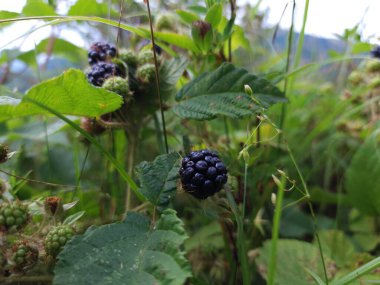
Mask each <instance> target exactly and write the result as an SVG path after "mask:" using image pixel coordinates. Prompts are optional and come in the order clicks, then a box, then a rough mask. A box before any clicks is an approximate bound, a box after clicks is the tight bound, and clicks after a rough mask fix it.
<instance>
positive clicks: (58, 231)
mask: <svg viewBox="0 0 380 285" xmlns="http://www.w3.org/2000/svg"><path fill="white" fill-rule="evenodd" d="M73 235H74V230H73V228H72V227H71V226H69V225H60V226H56V227H54V228H53V229H51V230H50V231H49V232H48V234H47V235H46V238H45V241H44V245H45V250H46V253H47V254H48V255H51V256H53V257H55V256H57V255H58V253H59V252H60V251H61V250H62V249H63V247H64V246H65V244H66V243H67V242H68V241H69V240H70V239H71V238H72V237H73Z"/></svg>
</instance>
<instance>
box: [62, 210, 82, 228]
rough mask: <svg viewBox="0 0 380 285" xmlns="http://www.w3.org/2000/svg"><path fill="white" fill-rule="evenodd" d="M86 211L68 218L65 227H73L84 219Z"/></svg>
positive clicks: (64, 222)
mask: <svg viewBox="0 0 380 285" xmlns="http://www.w3.org/2000/svg"><path fill="white" fill-rule="evenodd" d="M84 213H85V211H80V212H78V213H75V214H73V215H71V216H68V217H67V218H66V219H65V220H64V221H63V224H65V225H73V224H74V223H75V222H76V221H78V220H79V219H80V218H82V217H83V215H84Z"/></svg>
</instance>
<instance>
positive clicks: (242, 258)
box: [226, 187, 252, 285]
mask: <svg viewBox="0 0 380 285" xmlns="http://www.w3.org/2000/svg"><path fill="white" fill-rule="evenodd" d="M226 194H227V200H228V202H229V204H230V207H231V210H232V212H233V213H234V216H235V219H236V224H237V228H238V232H237V246H238V256H239V262H240V265H241V271H242V275H243V276H242V277H243V285H250V284H251V275H250V274H251V271H252V268H249V264H248V258H247V250H246V248H245V236H244V228H243V219H242V215H241V214H240V212H239V209H238V206H237V205H236V202H235V199H234V197H233V195H232V193H231V190H230V189H229V188H227V187H226Z"/></svg>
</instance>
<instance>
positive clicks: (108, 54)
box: [88, 42, 117, 65]
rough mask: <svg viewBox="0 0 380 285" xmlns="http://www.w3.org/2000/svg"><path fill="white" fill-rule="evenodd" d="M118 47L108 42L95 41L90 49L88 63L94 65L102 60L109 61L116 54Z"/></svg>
mask: <svg viewBox="0 0 380 285" xmlns="http://www.w3.org/2000/svg"><path fill="white" fill-rule="evenodd" d="M116 54H117V50H116V47H115V46H113V45H110V44H108V43H102V42H97V43H94V44H93V45H92V46H91V47H90V49H89V51H88V63H89V64H90V65H94V64H96V63H98V62H100V61H107V60H108V59H112V58H114V57H115V56H116Z"/></svg>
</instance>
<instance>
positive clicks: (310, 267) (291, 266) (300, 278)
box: [256, 239, 335, 285]
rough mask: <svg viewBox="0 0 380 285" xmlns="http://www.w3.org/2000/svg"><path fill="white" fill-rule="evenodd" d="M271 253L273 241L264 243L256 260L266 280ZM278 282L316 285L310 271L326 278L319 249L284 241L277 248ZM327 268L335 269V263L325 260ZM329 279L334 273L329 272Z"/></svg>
mask: <svg viewBox="0 0 380 285" xmlns="http://www.w3.org/2000/svg"><path fill="white" fill-rule="evenodd" d="M270 252H271V241H266V242H264V246H263V247H262V248H261V249H260V250H259V254H260V255H259V257H258V259H257V260H256V263H257V264H258V268H259V272H260V274H261V275H262V276H263V277H264V278H265V279H266V278H267V270H268V263H269V258H270ZM276 262H277V265H276V275H275V276H276V280H275V282H274V284H278V285H284V284H291V285H307V284H313V285H314V284H315V280H313V277H312V276H310V271H312V272H313V273H314V275H315V276H324V274H323V267H322V261H321V257H320V254H319V251H318V248H317V247H315V246H313V245H312V244H310V243H308V242H304V241H298V240H286V239H282V240H279V241H278V246H277V260H276ZM325 263H326V267H327V268H334V266H335V265H334V263H333V262H332V261H331V260H330V259H329V258H325ZM327 273H328V276H329V278H330V277H331V275H332V274H333V273H334V272H327Z"/></svg>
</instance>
